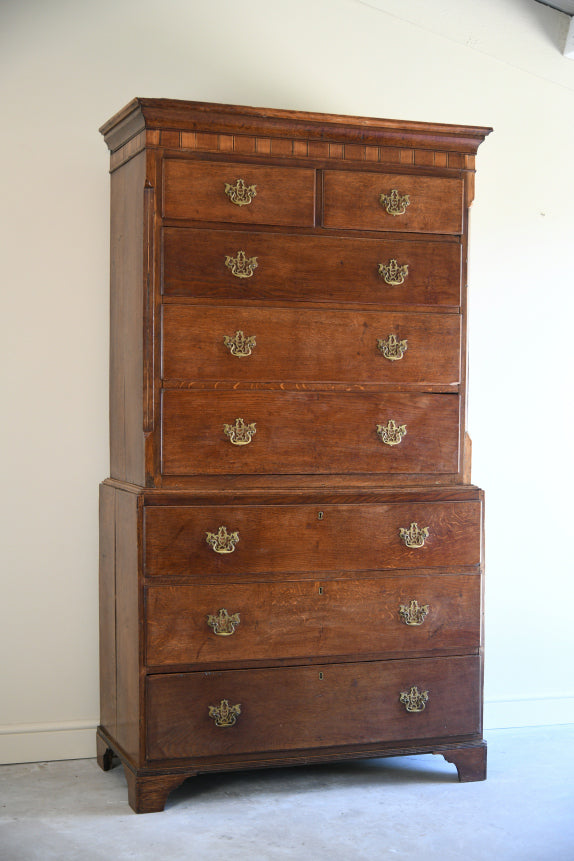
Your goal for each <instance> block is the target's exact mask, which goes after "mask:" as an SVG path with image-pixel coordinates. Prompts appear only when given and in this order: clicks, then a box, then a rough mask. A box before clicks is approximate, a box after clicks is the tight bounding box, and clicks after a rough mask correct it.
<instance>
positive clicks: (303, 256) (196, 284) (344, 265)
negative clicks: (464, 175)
mask: <svg viewBox="0 0 574 861" xmlns="http://www.w3.org/2000/svg"><path fill="white" fill-rule="evenodd" d="M240 251H243V252H244V253H245V256H246V258H247V259H248V260H251V259H252V258H255V259H256V262H257V266H256V267H255V268H254V269H253V270H252V274H251V275H249V276H248V277H239V276H238V275H234V274H233V272H232V269H231V268H230V267H231V266H233V264H232V263H231V262H230V264H229V265H226V260H227V258H228V257H229V258H232V259H234V260H238V259H239V252H240ZM393 260H394V261H395V264H396V267H397V268H396V269H395V265H394V264H393V263H392V261H393ZM381 266H382V267H383V269H382V271H381V272H380V271H379V267H381ZM404 267H406V269H405V268H404ZM460 267H461V248H460V244H459V243H458V242H452V241H449V242H436V241H435V242H414V241H411V240H408V239H402V240H400V239H392V238H391V239H385V240H378V239H356V238H351V237H332V236H325V237H323V236H295V235H288V234H276V233H252V232H245V231H242V232H239V231H232V230H201V229H194V230H191V229H183V228H180V227H170V228H165V229H164V231H163V293H164V294H165V295H166V296H193V297H196V298H199V299H209V300H210V301H212V300H214V299H226V300H228V301H229V300H241V301H246V300H247V301H256V302H262V301H267V300H269V301H277V300H279V301H281V302H289V303H291V302H295V303H296V302H331V303H333V302H349V303H352V304H353V305H359V304H374V305H390V306H396V305H419V306H425V307H426V306H437V305H439V306H444V307H451V308H458V306H459V305H460V277H461V276H460ZM385 278H386V279H387V280H386V281H385ZM389 281H390V282H391V283H388V282H389ZM399 282H400V283H399Z"/></svg>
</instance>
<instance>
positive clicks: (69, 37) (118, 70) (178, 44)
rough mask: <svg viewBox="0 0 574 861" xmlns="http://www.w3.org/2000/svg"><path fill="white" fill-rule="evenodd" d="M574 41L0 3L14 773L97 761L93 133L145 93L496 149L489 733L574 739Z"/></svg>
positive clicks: (100, 230) (460, 0)
mask: <svg viewBox="0 0 574 861" xmlns="http://www.w3.org/2000/svg"><path fill="white" fill-rule="evenodd" d="M567 24H568V18H567V17H566V16H564V15H561V14H559V13H556V12H554V11H553V10H551V9H549V8H547V7H544V6H541V5H539V4H537V3H535V2H533V0H503V2H501V0H480V2H476V0H441V2H436V3H434V2H433V3H429V2H428V0H365V2H361V0H241V1H240V0H195V2H194V0H93V2H90V0H20V2H18V3H16V2H13V3H11V4H6V3H4V4H3V5H2V7H1V10H0V82H1V84H0V87H1V91H0V105H1V109H0V117H1V120H2V126H3V130H2V134H1V135H0V147H2V165H3V171H2V173H3V178H2V187H1V192H0V200H1V204H2V205H1V217H2V220H3V224H2V228H1V233H0V235H1V236H2V238H3V244H4V248H3V251H2V254H1V255H0V266H1V268H2V276H1V280H0V284H1V285H2V292H3V297H2V314H1V319H2V324H3V333H2V338H1V340H0V343H1V347H2V349H3V352H4V356H3V359H2V365H1V366H2V370H3V373H4V377H5V381H4V384H3V405H4V412H3V420H2V422H1V432H2V435H3V442H2V452H3V455H4V456H3V464H2V475H3V493H2V505H3V512H2V514H1V516H0V530H1V531H2V536H1V537H0V547H1V553H2V557H3V559H2V563H1V567H0V576H1V577H2V592H1V594H2V600H1V602H0V615H1V619H0V654H1V655H2V662H1V665H2V669H1V671H0V672H1V673H2V679H1V680H0V692H1V693H0V760H3V761H21V760H27V759H30V760H33V759H47V758H66V757H75V756H90V755H93V752H94V733H93V728H94V727H95V725H96V723H97V719H98V663H97V645H98V628H97V618H98V613H97V487H98V482H99V481H100V480H101V479H103V478H104V477H105V476H106V475H107V473H108V457H107V427H108V424H107V422H108V416H107V404H108V399H107V398H108V395H107V372H108V368H107V361H108V295H107V291H108V178H107V169H108V153H107V150H106V147H105V145H104V143H103V140H102V139H101V138H100V136H99V134H98V131H97V129H98V126H99V125H100V124H101V123H102V122H103V121H104V120H106V119H107V118H108V117H109V116H110V115H111V114H112V113H113V112H115V111H116V110H118V109H119V108H120V107H122V106H123V105H124V104H125V103H126V102H127V101H129V100H130V99H131V98H132V97H133V96H134V95H140V96H165V97H171V98H184V99H196V100H205V101H221V102H229V103H239V104H248V105H261V106H267V107H279V108H292V109H300V110H316V111H324V112H334V113H342V114H345V113H352V114H363V115H371V116H381V117H392V118H401V119H413V120H428V121H437V122H453V123H468V124H476V125H493V126H494V127H495V133H494V135H492V136H491V137H490V138H488V139H487V141H486V143H485V144H484V145H483V146H482V147H481V148H480V150H479V154H478V181H477V198H476V201H475V205H474V207H473V213H472V246H471V247H472V257H471V273H470V274H471V343H470V347H471V354H470V368H471V399H470V431H471V434H472V436H473V441H474V452H475V457H474V474H473V477H474V480H475V482H476V483H477V484H480V485H482V486H483V487H485V488H486V490H487V494H488V495H487V503H488V505H487V512H488V513H487V574H488V588H487V631H486V634H487V673H486V698H487V708H486V724H487V727H488V726H516V725H521V724H529V723H557V722H567V721H573V720H574V681H573V677H572V669H571V662H572V660H571V659H572V654H573V646H574V642H573V634H572V625H571V622H569V621H568V620H569V617H570V616H571V609H570V606H571V602H572V600H573V599H574V590H573V582H574V576H573V574H574V571H573V565H572V561H571V560H572V558H573V557H572V545H571V544H570V545H568V543H567V540H566V535H565V533H566V531H567V530H568V529H569V528H570V529H571V527H570V526H569V524H570V521H571V519H572V506H571V505H570V488H569V481H570V482H571V480H572V458H571V451H572V446H571V436H572V430H571V424H570V422H571V416H570V415H569V412H568V401H569V400H570V401H571V399H572V381H571V371H572V364H571V361H570V353H571V342H572V334H571V321H572V319H573V313H572V312H573V307H572V304H573V302H572V295H573V293H574V284H573V275H572V272H573V270H572V262H571V255H572V232H573V227H574V215H573V213H574V200H573V191H574V189H573V185H572V163H573V161H572V159H573V153H574V62H572V61H571V60H567V59H565V58H563V57H562V55H561V49H562V45H561V39H563V37H564V35H565V31H566V27H567ZM569 372H570V373H569ZM562 613H563V614H564V619H563V618H562V617H561V616H562Z"/></svg>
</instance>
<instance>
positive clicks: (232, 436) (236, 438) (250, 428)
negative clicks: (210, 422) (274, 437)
mask: <svg viewBox="0 0 574 861" xmlns="http://www.w3.org/2000/svg"><path fill="white" fill-rule="evenodd" d="M223 433H224V434H225V436H226V437H227V438H228V439H229V442H231V443H232V444H233V445H249V443H250V442H251V438H252V437H253V436H255V434H256V433H257V427H256V423H255V422H251V424H249V425H246V424H245V422H244V421H243V419H235V424H234V425H223Z"/></svg>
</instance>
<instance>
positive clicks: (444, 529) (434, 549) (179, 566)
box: [144, 499, 482, 612]
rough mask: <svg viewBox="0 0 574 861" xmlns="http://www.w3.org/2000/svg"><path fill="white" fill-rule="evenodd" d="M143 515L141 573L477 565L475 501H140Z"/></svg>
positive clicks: (271, 576)
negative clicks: (152, 503) (143, 504)
mask: <svg viewBox="0 0 574 861" xmlns="http://www.w3.org/2000/svg"><path fill="white" fill-rule="evenodd" d="M144 512H145V521H144V522H145V528H144V549H145V561H144V564H145V575H146V576H147V577H149V578H153V577H158V576H164V577H170V578H173V577H177V578H184V579H186V580H188V581H189V582H190V583H191V582H197V581H198V580H199V581H202V582H206V578H208V577H211V578H215V580H216V581H217V579H218V578H219V577H220V576H224V577H225V579H226V580H227V578H232V579H231V582H236V580H235V579H234V578H236V577H237V576H238V575H240V576H243V575H250V574H253V575H262V574H263V575H265V579H267V580H277V579H279V580H284V579H285V575H288V574H291V575H293V577H292V578H291V579H294V578H295V579H309V578H310V577H313V578H316V577H320V576H322V575H323V574H326V573H327V572H336V571H384V570H390V569H393V568H398V569H400V570H403V569H413V568H421V569H422V568H424V569H426V568H449V567H456V568H462V567H468V566H476V565H478V564H479V563H480V561H481V524H482V506H481V502H480V500H478V499H477V500H476V501H465V502H420V501H419V502H417V501H416V500H413V501H412V502H400V503H381V504H377V503H368V504H343V503H341V504H329V505H310V504H308V505H209V506H205V505H197V506H195V505H194V506H190V505H167V506H163V505H162V506H146V507H145V509H144ZM309 572H312V573H311V574H310V573H309ZM414 597H416V596H414ZM217 609H219V608H216V610H217ZM227 609H228V610H229V611H230V612H231V609H232V608H231V607H227ZM210 612H211V611H210Z"/></svg>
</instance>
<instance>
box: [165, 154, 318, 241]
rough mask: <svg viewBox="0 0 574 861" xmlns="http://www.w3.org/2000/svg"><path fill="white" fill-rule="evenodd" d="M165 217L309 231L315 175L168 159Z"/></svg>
mask: <svg viewBox="0 0 574 861" xmlns="http://www.w3.org/2000/svg"><path fill="white" fill-rule="evenodd" d="M163 214H164V217H165V218H186V219H194V220H195V219H197V220H200V221H229V222H231V223H234V222H235V223H241V224H293V225H298V226H300V227H311V226H312V225H313V224H314V222H315V171H314V170H311V169H308V168H298V167H288V168H282V167H268V166H262V165H251V164H237V163H229V164H228V163H225V162H211V163H210V162H205V161H193V160H187V159H166V160H165V162H164V180H163Z"/></svg>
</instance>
